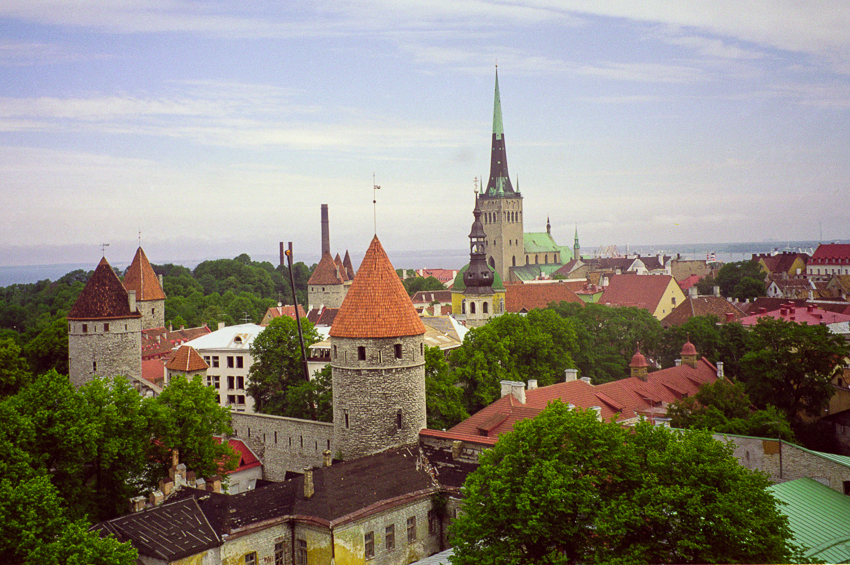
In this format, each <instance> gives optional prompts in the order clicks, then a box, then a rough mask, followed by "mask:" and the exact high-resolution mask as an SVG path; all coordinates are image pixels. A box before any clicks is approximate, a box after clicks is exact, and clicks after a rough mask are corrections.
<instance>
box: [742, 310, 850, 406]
mask: <svg viewBox="0 0 850 565" xmlns="http://www.w3.org/2000/svg"><path fill="white" fill-rule="evenodd" d="M750 339H751V349H750V351H749V352H748V353H747V354H745V355H744V357H743V358H742V360H741V380H742V381H743V382H744V384H745V387H746V390H747V394H749V396H750V398H751V399H752V400H753V402H754V403H755V405H756V406H758V407H760V408H764V407H766V406H767V405H768V404H773V405H775V406H776V407H777V408H779V409H781V410H782V411H784V412H785V414H786V415H787V417H788V419H789V420H791V421H792V422H794V421H796V420H798V419H799V414H800V413H801V412H806V413H807V414H809V415H811V416H817V415H820V414H821V412H822V410H823V409H824V408H826V406H827V405H828V404H829V399H830V398H832V394H833V392H834V389H833V387H832V384H831V380H832V377H833V376H834V375H835V374H836V372H837V371H839V370H841V367H842V366H843V365H844V363H845V362H846V361H845V360H846V358H847V357H848V355H850V346H848V344H847V342H845V341H844V339H843V338H842V337H841V336H838V335H836V334H833V333H831V332H830V331H829V329H828V328H827V327H826V326H810V325H808V324H797V323H794V322H789V321H786V320H782V319H774V318H762V319H760V320H759V322H758V323H757V324H756V325H755V326H754V327H753V328H752V330H751V336H750Z"/></svg>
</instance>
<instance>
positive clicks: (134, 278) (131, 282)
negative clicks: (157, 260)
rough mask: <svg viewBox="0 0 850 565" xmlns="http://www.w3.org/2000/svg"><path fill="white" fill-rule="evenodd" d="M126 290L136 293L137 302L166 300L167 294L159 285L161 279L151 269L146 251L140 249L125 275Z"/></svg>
mask: <svg viewBox="0 0 850 565" xmlns="http://www.w3.org/2000/svg"><path fill="white" fill-rule="evenodd" d="M124 288H126V289H127V290H135V291H136V300H165V292H163V291H162V287H161V286H160V285H159V277H157V276H156V273H155V272H154V270H153V267H151V264H150V261H148V257H147V255H145V252H144V250H143V249H142V248H141V247H139V248H138V249H137V250H136V256H135V257H133V262H132V263H130V266H129V267H127V273H126V274H125V275H124Z"/></svg>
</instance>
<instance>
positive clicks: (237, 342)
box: [233, 335, 242, 345]
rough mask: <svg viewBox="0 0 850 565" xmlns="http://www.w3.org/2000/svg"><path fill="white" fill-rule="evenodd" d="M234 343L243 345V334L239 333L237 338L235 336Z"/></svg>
mask: <svg viewBox="0 0 850 565" xmlns="http://www.w3.org/2000/svg"><path fill="white" fill-rule="evenodd" d="M233 343H236V344H238V345H242V336H238V335H237V336H236V337H235V338H233Z"/></svg>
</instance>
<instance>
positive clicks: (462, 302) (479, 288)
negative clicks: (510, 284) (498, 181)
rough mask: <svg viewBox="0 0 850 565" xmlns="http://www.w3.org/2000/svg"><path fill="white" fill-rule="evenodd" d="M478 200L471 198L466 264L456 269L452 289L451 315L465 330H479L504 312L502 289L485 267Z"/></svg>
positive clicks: (486, 266) (484, 243)
mask: <svg viewBox="0 0 850 565" xmlns="http://www.w3.org/2000/svg"><path fill="white" fill-rule="evenodd" d="M479 201H480V199H479V197H478V194H477V193H476V195H475V210H473V212H472V214H473V216H474V217H475V219H474V220H473V222H472V230H471V231H470V232H469V264H468V265H467V266H465V267H464V268H463V269H461V270H460V272H459V273H458V275H457V277H455V284H454V285H453V286H452V312H456V314H455V317H456V318H457V319H458V320H460V321H461V322H462V323H463V324H465V325H466V326H469V327H479V326H483V325H484V324H486V323H487V320H489V319H490V318H492V317H493V316H496V315H498V314H501V313H502V312H503V311H504V303H505V289H504V288H503V287H502V284H501V279H500V277H499V276H498V275H497V274H496V272H495V270H494V269H493V268H492V267H490V265H488V264H487V234H485V233H484V224H483V223H482V222H481V208H480V207H479Z"/></svg>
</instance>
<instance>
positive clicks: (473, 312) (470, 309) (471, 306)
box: [469, 302, 475, 314]
mask: <svg viewBox="0 0 850 565" xmlns="http://www.w3.org/2000/svg"><path fill="white" fill-rule="evenodd" d="M469 313H470V314H475V302H470V303H469Z"/></svg>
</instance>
